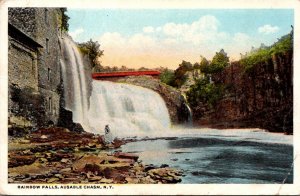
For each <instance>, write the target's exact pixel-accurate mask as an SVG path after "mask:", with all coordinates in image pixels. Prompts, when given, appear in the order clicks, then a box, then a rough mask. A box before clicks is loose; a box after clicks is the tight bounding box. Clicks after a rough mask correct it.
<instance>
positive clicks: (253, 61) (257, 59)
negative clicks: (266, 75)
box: [240, 48, 271, 73]
mask: <svg viewBox="0 0 300 196" xmlns="http://www.w3.org/2000/svg"><path fill="white" fill-rule="evenodd" d="M270 59H271V55H270V51H269V49H268V48H260V49H258V50H257V51H256V52H254V53H253V54H251V55H250V56H248V57H247V58H244V59H241V61H240V62H241V63H242V65H243V66H244V69H245V72H247V73H249V72H251V71H252V70H253V67H254V65H257V64H260V63H263V62H268V61H269V60H270Z"/></svg>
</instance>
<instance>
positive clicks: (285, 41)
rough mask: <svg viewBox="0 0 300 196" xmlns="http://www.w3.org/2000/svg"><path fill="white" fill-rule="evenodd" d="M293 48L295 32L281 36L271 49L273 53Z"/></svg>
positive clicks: (281, 52)
mask: <svg viewBox="0 0 300 196" xmlns="http://www.w3.org/2000/svg"><path fill="white" fill-rule="evenodd" d="M292 50H293V32H291V33H289V34H287V35H285V36H283V37H281V38H280V39H279V40H278V41H277V42H276V43H275V44H274V45H273V46H272V48H271V49H270V53H271V54H273V55H276V54H284V53H285V52H288V51H292Z"/></svg>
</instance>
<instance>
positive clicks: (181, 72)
mask: <svg viewBox="0 0 300 196" xmlns="http://www.w3.org/2000/svg"><path fill="white" fill-rule="evenodd" d="M191 70H193V65H192V63H190V62H187V61H182V63H181V64H179V67H178V68H177V69H176V70H175V72H174V76H175V79H174V84H173V86H174V87H177V88H180V87H181V86H182V85H183V84H184V82H185V81H186V80H187V76H186V75H185V73H186V72H187V71H191Z"/></svg>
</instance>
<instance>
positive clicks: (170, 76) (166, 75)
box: [159, 68, 175, 86]
mask: <svg viewBox="0 0 300 196" xmlns="http://www.w3.org/2000/svg"><path fill="white" fill-rule="evenodd" d="M159 79H160V81H161V82H163V83H165V84H167V85H170V86H173V85H174V80H175V75H174V71H172V70H170V69H168V68H165V69H164V70H163V71H162V72H161V74H160V75H159Z"/></svg>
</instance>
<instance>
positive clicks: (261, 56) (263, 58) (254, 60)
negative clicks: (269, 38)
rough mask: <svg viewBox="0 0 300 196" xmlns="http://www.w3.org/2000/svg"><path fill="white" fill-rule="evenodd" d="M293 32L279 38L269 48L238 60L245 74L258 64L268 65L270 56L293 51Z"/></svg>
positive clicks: (261, 49)
mask: <svg viewBox="0 0 300 196" xmlns="http://www.w3.org/2000/svg"><path fill="white" fill-rule="evenodd" d="M292 33H293V32H291V33H289V34H287V35H285V36H283V37H281V38H280V39H279V40H278V41H277V42H276V43H274V44H273V45H272V46H271V47H263V46H262V47H260V48H258V49H257V50H255V51H254V52H251V53H250V54H249V55H247V56H246V57H245V58H243V59H241V60H240V63H241V64H242V65H243V66H244V70H245V72H246V73H249V72H251V71H253V67H254V66H255V65H258V64H262V63H264V64H269V62H270V61H271V59H272V55H282V54H284V53H286V52H289V51H292V50H293V36H292V35H293V34H292Z"/></svg>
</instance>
